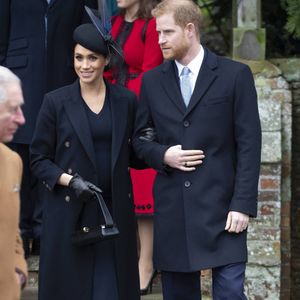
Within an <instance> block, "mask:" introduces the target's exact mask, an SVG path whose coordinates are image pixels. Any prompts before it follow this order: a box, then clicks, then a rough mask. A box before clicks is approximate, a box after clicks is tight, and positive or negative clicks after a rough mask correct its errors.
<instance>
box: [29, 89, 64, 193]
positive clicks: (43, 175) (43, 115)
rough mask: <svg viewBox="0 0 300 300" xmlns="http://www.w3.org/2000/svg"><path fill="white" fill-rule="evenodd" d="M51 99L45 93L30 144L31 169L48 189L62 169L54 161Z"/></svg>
mask: <svg viewBox="0 0 300 300" xmlns="http://www.w3.org/2000/svg"><path fill="white" fill-rule="evenodd" d="M52 100H53V99H51V98H50V96H48V95H45V98H44V101H43V104H42V107H41V110H40V113H39V115H38V118H37V123H36V129H35V132H34V135H33V140H32V143H31V146H30V159H31V169H32V172H33V174H34V175H35V176H36V177H37V178H39V179H40V180H41V181H42V182H43V183H44V184H45V185H46V187H47V188H48V189H49V190H52V189H53V188H54V186H55V184H56V183H57V181H58V179H59V177H60V176H61V175H62V174H63V173H64V170H63V169H61V168H60V167H58V166H57V165H56V164H55V163H54V159H55V153H56V129H57V128H56V126H57V120H56V110H55V106H54V103H53V101H52Z"/></svg>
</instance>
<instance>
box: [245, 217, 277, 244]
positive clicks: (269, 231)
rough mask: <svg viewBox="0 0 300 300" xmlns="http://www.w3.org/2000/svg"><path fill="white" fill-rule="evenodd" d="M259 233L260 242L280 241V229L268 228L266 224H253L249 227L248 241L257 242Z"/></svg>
mask: <svg viewBox="0 0 300 300" xmlns="http://www.w3.org/2000/svg"><path fill="white" fill-rule="evenodd" d="M258 233H259V240H260V241H276V240H277V241H278V240H279V239H280V230H279V228H266V226H265V224H264V223H256V224H255V223H254V222H251V224H250V225H249V227H248V236H247V238H248V240H249V241H250V240H257V235H258Z"/></svg>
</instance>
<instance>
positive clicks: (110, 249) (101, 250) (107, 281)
mask: <svg viewBox="0 0 300 300" xmlns="http://www.w3.org/2000/svg"><path fill="white" fill-rule="evenodd" d="M115 262H116V258H115V247H114V244H113V242H112V241H105V242H103V243H98V244H96V257H95V266H94V279H93V298H92V300H101V299H107V300H118V299H119V291H118V281H117V276H116V274H117V273H116V265H115Z"/></svg>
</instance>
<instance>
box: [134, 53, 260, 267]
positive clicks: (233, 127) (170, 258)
mask: <svg viewBox="0 0 300 300" xmlns="http://www.w3.org/2000/svg"><path fill="white" fill-rule="evenodd" d="M177 73H178V72H177V68H176V65H175V63H174V62H173V61H168V62H166V63H164V64H163V65H162V66H160V67H158V68H156V69H154V70H152V71H149V72H147V73H146V74H145V75H144V79H143V83H142V88H141V94H140V99H141V101H140V105H139V109H138V113H137V120H136V131H135V137H134V147H135V150H136V152H137V154H138V155H139V157H140V158H142V159H145V160H146V162H147V164H148V165H150V166H151V167H153V168H155V169H157V170H158V171H159V173H158V175H157V178H156V181H155V185H154V189H153V192H154V199H155V204H154V263H155V267H156V268H158V269H161V270H167V271H183V272H189V271H195V270H199V269H203V268H210V267H216V266H221V265H226V264H229V263H234V262H241V261H246V260H247V248H246V237H247V233H246V231H244V232H243V233H239V234H232V233H228V232H227V231H225V230H224V228H225V223H226V217H227V214H228V212H229V211H231V210H233V211H238V212H242V213H245V214H248V215H250V216H255V215H256V206H257V203H256V202H257V184H258V176H259V168H260V147H261V131H260V121H259V115H258V108H257V97H256V91H255V86H254V81H253V76H252V74H251V71H250V69H249V68H248V67H247V66H246V65H244V64H241V63H238V62H234V61H232V60H229V59H226V58H222V57H218V56H216V55H214V54H213V53H211V52H210V51H209V50H207V49H205V55H204V60H203V64H202V66H201V70H200V72H199V75H198V78H197V81H196V86H195V89H194V92H193V95H192V97H191V100H190V104H189V106H188V107H187V108H186V107H185V105H184V102H183V99H182V97H181V93H180V88H179V83H178V75H177ZM149 124H153V126H154V128H155V130H156V132H157V140H156V141H153V142H145V141H142V140H140V139H139V136H140V135H141V130H142V129H143V128H145V127H148V126H149ZM178 144H181V145H182V148H183V149H201V150H203V151H204V154H205V159H204V162H203V164H202V165H200V166H198V167H197V168H196V170H195V171H193V172H182V171H180V170H177V169H173V170H172V169H171V171H169V172H168V171H166V168H165V166H164V164H163V157H164V153H165V151H166V150H167V149H168V148H169V147H170V146H174V145H178Z"/></svg>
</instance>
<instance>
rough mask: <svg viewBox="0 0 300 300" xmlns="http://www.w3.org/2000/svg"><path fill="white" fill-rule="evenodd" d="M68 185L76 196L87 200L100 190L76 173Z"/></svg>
mask: <svg viewBox="0 0 300 300" xmlns="http://www.w3.org/2000/svg"><path fill="white" fill-rule="evenodd" d="M69 187H70V188H71V189H72V190H73V191H74V193H75V195H76V197H77V198H78V199H79V200H81V201H84V202H86V201H89V200H91V199H92V198H93V196H94V194H95V192H97V193H101V192H102V191H101V190H100V189H99V188H98V187H97V186H95V185H94V184H92V183H91V182H89V181H86V180H84V179H83V178H82V177H81V176H79V175H78V174H75V175H74V176H73V177H72V179H71V180H70V182H69Z"/></svg>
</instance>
